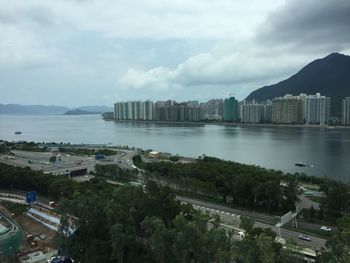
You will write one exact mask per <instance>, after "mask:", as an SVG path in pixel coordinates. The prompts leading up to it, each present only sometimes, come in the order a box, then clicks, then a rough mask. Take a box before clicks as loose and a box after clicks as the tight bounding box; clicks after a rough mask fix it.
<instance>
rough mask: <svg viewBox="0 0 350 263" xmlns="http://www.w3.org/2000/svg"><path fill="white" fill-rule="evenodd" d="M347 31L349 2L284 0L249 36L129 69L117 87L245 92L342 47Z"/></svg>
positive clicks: (349, 37) (345, 45) (346, 43)
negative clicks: (169, 62) (164, 63)
mask: <svg viewBox="0 0 350 263" xmlns="http://www.w3.org/2000/svg"><path fill="white" fill-rule="evenodd" d="M349 32H350V2H349V1H345V0H339V1H322V2H321V3H319V1H316V0H308V1H304V0H287V1H286V2H285V4H284V5H282V6H280V7H278V8H277V9H276V10H275V11H273V12H272V13H271V14H270V15H268V16H267V18H266V20H265V21H264V22H263V23H262V24H261V25H260V26H259V27H257V29H256V33H255V35H254V36H246V37H240V38H239V39H233V40H232V39H230V40H226V41H223V43H222V44H220V45H218V46H216V47H215V48H214V49H212V50H210V51H208V52H205V53H199V54H197V55H193V56H191V57H189V58H187V59H186V60H185V61H183V62H181V63H179V64H178V65H177V66H176V67H174V68H168V67H156V68H151V69H148V70H140V69H138V70H136V69H130V70H129V71H128V72H127V73H126V75H125V76H124V77H123V78H122V86H125V87H128V88H137V89H142V88H145V89H157V88H160V89H172V88H173V87H174V86H177V87H183V88H186V87H187V88H188V87H204V86H212V87H216V88H217V87H220V86H221V87H227V88H230V89H232V88H234V90H236V91H237V92H238V93H241V94H242V93H244V92H242V91H245V93H246V94H245V95H247V93H248V92H249V91H251V90H252V89H256V88H259V87H260V86H262V85H267V84H272V83H273V81H279V80H282V79H284V78H286V77H289V76H290V75H292V74H294V73H295V72H296V71H297V70H299V69H300V68H301V67H303V66H304V65H305V64H306V63H309V62H311V61H312V60H313V59H316V58H319V57H323V56H325V55H327V54H328V53H330V52H334V51H342V50H347V48H349V47H350V45H349V43H350V34H349ZM254 85H255V87H254Z"/></svg>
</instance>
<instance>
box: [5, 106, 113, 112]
mask: <svg viewBox="0 0 350 263" xmlns="http://www.w3.org/2000/svg"><path fill="white" fill-rule="evenodd" d="M76 109H79V110H82V111H86V112H89V113H88V114H92V113H95V114H97V113H101V114H102V113H104V112H106V111H113V108H110V107H106V106H81V107H78V108H69V107H64V106H55V105H50V106H46V105H19V104H0V114H64V113H66V112H67V111H70V110H76Z"/></svg>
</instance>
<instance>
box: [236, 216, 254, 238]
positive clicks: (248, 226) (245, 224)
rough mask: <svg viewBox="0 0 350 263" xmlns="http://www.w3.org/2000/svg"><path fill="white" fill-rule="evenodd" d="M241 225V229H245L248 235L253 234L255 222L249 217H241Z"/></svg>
mask: <svg viewBox="0 0 350 263" xmlns="http://www.w3.org/2000/svg"><path fill="white" fill-rule="evenodd" d="M240 219H241V223H240V224H239V227H240V228H242V229H244V230H245V231H246V233H247V234H249V233H251V231H252V230H253V227H254V224H255V220H254V219H253V218H251V217H248V216H240Z"/></svg>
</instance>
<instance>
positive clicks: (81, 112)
mask: <svg viewBox="0 0 350 263" xmlns="http://www.w3.org/2000/svg"><path fill="white" fill-rule="evenodd" d="M87 114H101V113H100V112H96V111H86V110H81V109H74V110H69V111H66V112H65V113H64V115H87Z"/></svg>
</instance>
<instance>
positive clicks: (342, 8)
mask: <svg viewBox="0 0 350 263" xmlns="http://www.w3.org/2000/svg"><path fill="white" fill-rule="evenodd" d="M332 52H340V53H344V54H347V55H350V0H317V1H316V0H284V1H283V0H250V1H247V0H215V1H213V0H169V1H167V0H142V1H139V0H114V1H112V0H56V1H48V0H26V1H23V0H11V1H8V0H0V94H1V95H0V103H19V104H45V105H50V104H55V105H64V106H77V105H107V106H112V104H113V103H114V102H116V101H123V100H146V99H151V100H154V101H156V100H165V99H173V100H178V101H181V100H199V101H206V100H208V99H210V98H223V97H226V96H228V95H229V94H236V95H235V96H236V97H237V98H238V99H240V100H241V99H244V98H245V97H246V96H247V95H248V94H249V93H250V92H251V91H253V90H255V89H257V88H260V87H261V86H264V85H268V84H273V83H275V82H277V81H280V80H283V79H285V78H286V77H289V76H290V75H292V74H294V73H295V72H296V71H298V70H299V69H300V68H301V67H303V66H304V65H305V64H307V63H308V62H310V61H312V60H314V59H317V58H320V57H324V56H326V55H328V54H329V53H332Z"/></svg>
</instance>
